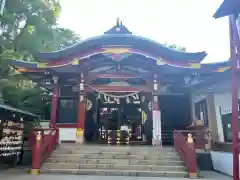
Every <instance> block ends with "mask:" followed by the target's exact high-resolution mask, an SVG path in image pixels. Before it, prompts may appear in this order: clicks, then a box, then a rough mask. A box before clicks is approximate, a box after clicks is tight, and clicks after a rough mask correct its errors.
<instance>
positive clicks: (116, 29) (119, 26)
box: [104, 17, 132, 34]
mask: <svg viewBox="0 0 240 180" xmlns="http://www.w3.org/2000/svg"><path fill="white" fill-rule="evenodd" d="M104 34H132V32H130V31H129V30H128V29H127V27H126V26H124V25H123V23H122V20H121V19H120V18H119V17H118V18H117V19H116V25H115V26H113V27H112V28H111V29H109V30H108V31H106V32H105V33H104Z"/></svg>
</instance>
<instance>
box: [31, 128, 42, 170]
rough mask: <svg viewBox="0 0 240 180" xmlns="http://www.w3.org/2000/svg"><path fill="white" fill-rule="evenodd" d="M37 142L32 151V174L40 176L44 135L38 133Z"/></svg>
mask: <svg viewBox="0 0 240 180" xmlns="http://www.w3.org/2000/svg"><path fill="white" fill-rule="evenodd" d="M35 138H36V140H35V144H34V147H33V149H32V167H31V169H30V172H29V173H30V174H39V173H40V168H41V154H42V134H41V131H38V132H37V134H36V137H35Z"/></svg>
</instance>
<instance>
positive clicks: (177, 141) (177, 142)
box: [173, 130, 198, 178]
mask: <svg viewBox="0 0 240 180" xmlns="http://www.w3.org/2000/svg"><path fill="white" fill-rule="evenodd" d="M173 136H174V137H173V139H174V147H175V149H176V151H177V152H178V153H179V155H180V158H181V160H182V161H184V162H185V165H186V167H187V170H188V173H189V177H190V178H197V177H198V167H197V160H196V159H197V157H196V150H195V145H194V144H195V143H194V140H193V138H192V136H191V134H189V135H188V138H187V140H186V136H184V134H183V133H182V132H180V131H178V130H175V131H174V135H173Z"/></svg>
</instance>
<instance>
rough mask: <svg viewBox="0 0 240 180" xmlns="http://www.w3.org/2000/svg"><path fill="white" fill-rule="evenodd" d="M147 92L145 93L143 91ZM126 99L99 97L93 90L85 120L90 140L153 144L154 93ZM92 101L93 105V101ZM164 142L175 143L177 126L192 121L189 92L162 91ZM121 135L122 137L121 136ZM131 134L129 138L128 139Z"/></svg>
mask: <svg viewBox="0 0 240 180" xmlns="http://www.w3.org/2000/svg"><path fill="white" fill-rule="evenodd" d="M141 96H143V95H141ZM141 96H140V97H138V98H136V100H134V99H130V101H129V100H126V98H120V99H119V101H114V100H113V99H114V98H112V101H111V98H110V101H109V98H106V97H105V98H104V97H102V98H99V97H98V95H96V94H89V95H88V100H89V101H91V103H88V105H87V107H91V108H90V110H87V115H86V120H85V139H86V142H87V143H103V144H117V142H118V141H119V142H118V143H119V144H128V143H129V144H131V145H133V144H136V145H143V144H145V145H152V138H153V136H152V134H153V132H152V131H153V120H152V110H151V103H152V102H151V94H150V93H149V97H150V98H149V100H148V97H147V95H145V101H144V102H142V97H141ZM89 104H90V105H89ZM159 106H160V111H161V136H162V145H173V137H172V136H173V131H174V129H181V130H183V129H185V128H186V127H187V126H188V125H190V123H191V105H190V98H189V95H182V96H173V95H160V96H159ZM119 136H120V137H119ZM128 138H129V139H128Z"/></svg>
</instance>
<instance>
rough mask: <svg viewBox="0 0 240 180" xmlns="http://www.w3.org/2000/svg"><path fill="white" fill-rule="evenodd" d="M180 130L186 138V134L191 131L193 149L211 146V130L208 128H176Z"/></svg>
mask: <svg viewBox="0 0 240 180" xmlns="http://www.w3.org/2000/svg"><path fill="white" fill-rule="evenodd" d="M176 131H177V132H180V133H181V134H182V135H183V136H184V137H185V139H186V140H187V137H188V134H189V133H191V135H192V138H193V141H194V146H195V149H210V148H211V132H210V131H209V130H208V129H201V130H176Z"/></svg>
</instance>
